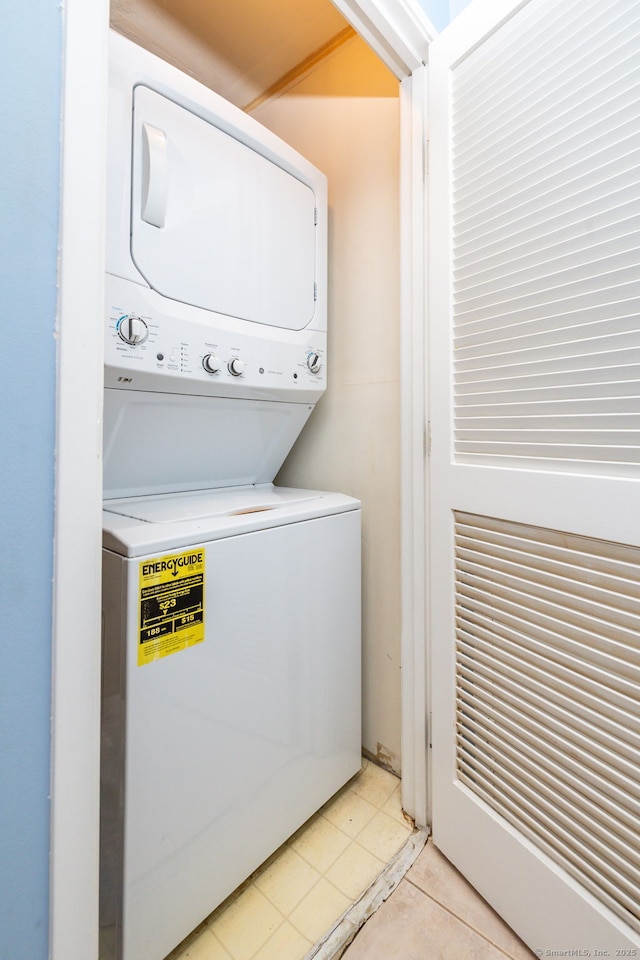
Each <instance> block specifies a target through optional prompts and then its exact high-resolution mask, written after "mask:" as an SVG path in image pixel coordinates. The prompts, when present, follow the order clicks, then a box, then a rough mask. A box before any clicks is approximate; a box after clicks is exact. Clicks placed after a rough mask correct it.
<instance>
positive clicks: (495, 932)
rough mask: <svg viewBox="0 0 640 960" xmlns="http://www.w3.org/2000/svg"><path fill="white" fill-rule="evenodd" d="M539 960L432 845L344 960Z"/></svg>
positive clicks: (353, 944)
mask: <svg viewBox="0 0 640 960" xmlns="http://www.w3.org/2000/svg"><path fill="white" fill-rule="evenodd" d="M365 958H366V960H506V958H511V960H535V956H534V954H533V953H532V952H531V951H530V950H529V949H528V947H526V946H525V945H524V944H523V943H522V941H521V940H519V939H518V937H516V935H515V934H514V933H513V931H512V930H511V929H510V928H509V927H508V926H507V925H506V924H505V923H504V921H503V920H501V918H500V917H499V916H498V914H497V913H495V912H494V911H493V910H492V909H491V907H490V906H489V905H488V904H487V903H486V902H485V901H484V900H483V899H482V897H480V896H479V895H478V894H477V893H476V891H475V890H474V889H473V887H472V886H471V885H470V884H469V883H467V881H466V880H465V879H464V877H463V876H462V875H461V874H459V873H458V871H457V870H456V869H455V868H454V867H452V865H451V864H450V863H449V861H448V860H446V859H445V858H444V857H443V856H442V854H441V853H440V852H439V851H438V850H437V849H436V848H435V847H434V845H433V843H432V842H431V841H429V842H428V843H427V845H426V847H425V848H424V850H423V851H422V853H421V854H420V855H419V856H418V858H417V859H416V861H415V863H414V864H413V866H412V867H411V868H410V869H409V871H408V872H407V873H406V874H405V876H404V878H403V879H402V880H401V881H400V884H399V885H398V887H397V888H396V889H395V890H394V892H393V893H392V894H391V896H390V897H389V899H388V900H386V901H385V903H383V904H382V906H381V907H380V909H379V910H378V911H377V912H376V913H375V914H374V915H373V916H372V917H371V919H370V920H369V921H368V922H367V923H366V924H365V925H364V927H362V929H361V930H360V932H359V933H358V935H357V936H356V938H355V940H354V941H353V942H352V943H351V945H350V946H349V947H347V949H346V951H345V952H344V953H343V954H342V960H365Z"/></svg>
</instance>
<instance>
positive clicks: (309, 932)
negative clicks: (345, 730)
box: [167, 760, 413, 960]
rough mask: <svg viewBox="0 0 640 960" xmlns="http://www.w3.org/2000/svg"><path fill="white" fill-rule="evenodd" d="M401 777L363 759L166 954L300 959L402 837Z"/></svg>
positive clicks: (180, 959)
mask: <svg viewBox="0 0 640 960" xmlns="http://www.w3.org/2000/svg"><path fill="white" fill-rule="evenodd" d="M412 830H413V825H412V824H411V823H410V822H408V821H407V819H406V818H405V816H404V814H403V813H402V808H401V805H400V781H399V780H398V779H397V777H394V776H393V774H390V773H387V772H386V771H385V770H382V769H381V768H380V767H377V766H376V765H375V764H372V763H370V762H369V761H367V760H364V761H363V767H362V770H361V771H360V773H359V774H358V775H357V776H356V777H354V778H353V780H350V781H349V783H348V784H347V785H346V787H344V788H343V789H342V790H341V791H340V792H339V793H338V794H336V796H335V797H334V798H333V799H332V800H330V801H329V802H328V803H327V804H325V806H324V807H322V809H321V810H320V811H319V813H318V814H317V815H316V816H315V817H313V818H312V819H311V820H309V821H308V822H307V823H306V824H305V825H304V826H303V827H302V828H301V829H300V830H299V831H298V832H297V833H296V834H294V836H293V837H292V838H291V839H290V840H289V841H288V842H287V843H286V844H284V846H282V847H281V848H280V849H279V850H278V851H277V852H276V854H274V856H273V857H271V858H270V860H268V861H267V863H266V864H264V865H263V866H262V867H261V868H260V869H259V870H258V871H256V873H254V874H253V875H252V876H251V877H250V878H249V880H248V881H247V882H246V883H245V884H243V885H242V886H241V887H240V888H239V889H238V890H237V891H236V892H235V893H234V894H232V895H231V896H230V897H229V898H228V899H227V900H225V902H224V903H223V904H221V905H220V907H218V909H217V910H216V911H215V912H214V913H212V914H211V916H210V917H208V918H207V920H206V921H205V922H204V923H203V924H201V925H200V927H198V929H197V930H196V931H194V933H193V934H192V935H191V936H190V937H188V938H187V939H186V940H185V941H184V942H183V943H182V944H180V946H179V947H177V948H176V949H175V950H174V951H173V952H172V953H171V954H170V955H169V957H168V958H167V960H302V958H303V957H304V956H305V955H306V954H307V953H308V952H309V950H311V948H312V947H313V946H314V944H315V943H316V942H317V941H318V940H320V939H321V938H322V937H323V936H324V934H326V933H327V931H328V930H329V929H330V928H331V927H332V926H333V924H334V923H335V921H336V920H337V919H338V918H339V917H340V916H341V915H342V914H343V913H344V912H345V910H347V909H348V908H349V907H350V906H351V904H352V903H353V902H354V901H355V900H357V899H358V897H359V896H360V895H361V894H362V893H363V892H364V891H365V890H366V888H367V887H368V886H369V885H370V884H371V883H372V882H373V880H375V878H376V877H377V876H378V874H379V873H380V872H381V871H382V870H383V868H384V867H385V866H386V864H387V863H388V862H389V860H391V859H392V857H393V856H394V855H395V854H396V853H397V852H398V850H399V849H400V848H401V847H402V846H403V845H404V843H405V842H406V840H407V839H408V837H409V836H410V834H411V833H412Z"/></svg>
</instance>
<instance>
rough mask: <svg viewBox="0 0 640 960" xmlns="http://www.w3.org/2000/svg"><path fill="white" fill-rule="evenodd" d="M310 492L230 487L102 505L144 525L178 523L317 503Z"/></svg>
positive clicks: (273, 488) (267, 485) (110, 502)
mask: <svg viewBox="0 0 640 960" xmlns="http://www.w3.org/2000/svg"><path fill="white" fill-rule="evenodd" d="M321 496H322V494H321V493H319V492H317V491H314V490H294V489H290V488H285V487H273V486H272V485H271V484H270V483H269V484H264V485H261V486H250V487H234V488H233V489H231V490H228V489H226V490H199V491H195V492H190V493H171V494H164V495H163V496H158V497H132V498H127V499H123V500H111V501H109V503H107V504H105V509H106V510H107V511H108V512H109V513H117V514H119V515H120V516H123V517H130V518H132V519H134V520H142V521H144V522H145V523H179V522H181V521H183V520H205V519H208V518H213V517H241V516H248V515H249V514H256V513H266V512H268V511H272V510H278V509H282V508H283V507H291V506H294V505H297V504H300V503H307V502H309V501H311V500H319V499H320V497H321Z"/></svg>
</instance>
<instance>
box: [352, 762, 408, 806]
mask: <svg viewBox="0 0 640 960" xmlns="http://www.w3.org/2000/svg"><path fill="white" fill-rule="evenodd" d="M399 784H400V780H399V779H398V777H396V776H394V775H393V774H392V773H389V772H388V770H383V769H382V767H377V766H376V765H375V763H370V764H368V765H367V766H366V767H365V768H364V769H363V770H362V772H361V773H360V774H359V775H358V777H357V778H356V780H355V781H354V783H353V785H352V787H351V789H352V790H353V792H354V793H356V794H357V795H358V796H359V797H362V798H363V799H364V800H368V802H369V803H371V804H373V806H374V807H376V809H378V810H380V809H381V808H382V807H383V806H384V805H385V803H386V802H387V800H388V799H389V797H390V796H391V794H392V793H393V792H394V790H395V789H396V787H397V786H399Z"/></svg>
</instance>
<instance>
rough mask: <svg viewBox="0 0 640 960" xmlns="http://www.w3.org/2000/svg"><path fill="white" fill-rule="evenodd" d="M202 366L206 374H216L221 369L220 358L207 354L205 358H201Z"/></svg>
mask: <svg viewBox="0 0 640 960" xmlns="http://www.w3.org/2000/svg"><path fill="white" fill-rule="evenodd" d="M202 366H203V367H204V368H205V370H206V371H207V373H218V371H219V370H220V369H221V368H222V360H221V359H220V357H216V356H214V355H213V354H212V353H207V354H206V356H204V357H203V358H202Z"/></svg>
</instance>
